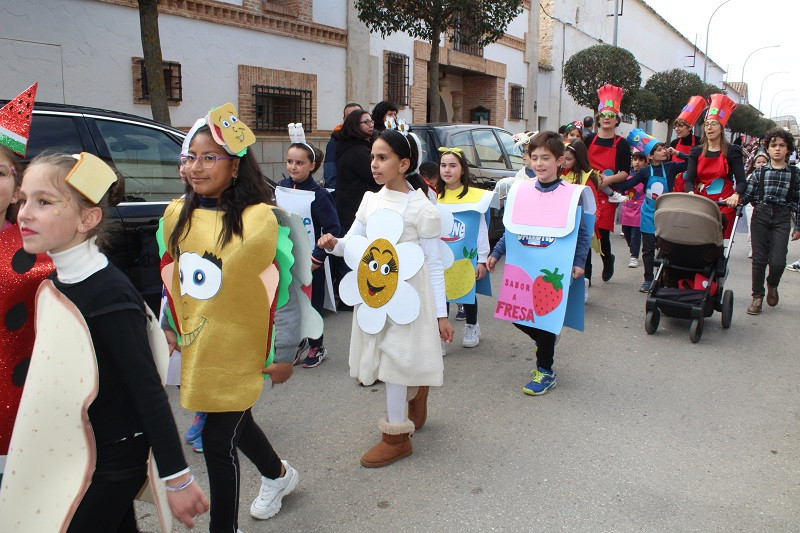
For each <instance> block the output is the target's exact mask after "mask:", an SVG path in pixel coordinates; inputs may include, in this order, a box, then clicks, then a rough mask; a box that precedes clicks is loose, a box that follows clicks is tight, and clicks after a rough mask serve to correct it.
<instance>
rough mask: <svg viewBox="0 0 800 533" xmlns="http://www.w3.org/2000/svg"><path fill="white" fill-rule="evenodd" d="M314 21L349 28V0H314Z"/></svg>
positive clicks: (344, 28)
mask: <svg viewBox="0 0 800 533" xmlns="http://www.w3.org/2000/svg"><path fill="white" fill-rule="evenodd" d="M313 17H314V22H316V23H317V24H324V25H326V26H333V27H334V28H341V29H343V30H346V29H347V0H314V15H313Z"/></svg>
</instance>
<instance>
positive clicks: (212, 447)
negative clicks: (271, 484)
mask: <svg viewBox="0 0 800 533" xmlns="http://www.w3.org/2000/svg"><path fill="white" fill-rule="evenodd" d="M237 448H238V449H240V450H242V452H243V453H244V454H245V456H246V457H247V458H248V459H250V461H252V462H253V464H254V465H255V466H256V468H257V469H258V471H259V472H260V473H261V475H262V476H264V477H268V478H270V479H276V478H279V477H280V476H281V461H280V459H279V458H278V455H277V454H276V453H275V450H273V449H272V445H271V444H270V443H269V440H267V437H266V436H265V435H264V432H263V431H261V428H260V427H258V425H257V424H256V422H255V420H253V414H252V413H251V412H250V409H248V410H246V411H235V412H228V413H208V418H206V425H205V426H204V427H203V455H204V456H205V459H206V468H207V469H208V481H209V484H210V486H211V490H210V493H211V525H210V527H209V530H210V531H211V532H212V533H214V532H217V531H221V532H225V533H235V532H236V529H237V528H238V526H239V473H240V469H239V455H238V453H237V452H236V449H237Z"/></svg>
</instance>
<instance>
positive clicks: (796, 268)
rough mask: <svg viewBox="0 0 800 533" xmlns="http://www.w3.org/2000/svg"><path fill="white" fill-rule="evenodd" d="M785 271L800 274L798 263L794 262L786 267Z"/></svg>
mask: <svg viewBox="0 0 800 533" xmlns="http://www.w3.org/2000/svg"><path fill="white" fill-rule="evenodd" d="M786 270H789V271H791V272H800V261H795V262H794V263H792V264H791V265H789V266H787V267H786Z"/></svg>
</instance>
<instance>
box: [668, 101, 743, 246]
mask: <svg viewBox="0 0 800 533" xmlns="http://www.w3.org/2000/svg"><path fill="white" fill-rule="evenodd" d="M734 109H736V103H735V102H734V101H733V100H731V99H730V98H728V97H727V96H726V95H724V94H712V95H711V103H710V104H709V107H708V113H706V118H705V121H704V122H703V137H702V139H701V141H700V144H699V145H698V146H695V147H693V148H692V149H691V150H690V151H689V161H688V163H689V164H688V168H687V169H686V172H684V175H683V179H684V180H685V182H686V185H685V190H686V192H694V193H696V194H700V195H702V196H705V197H706V198H710V199H711V200H714V201H720V200H721V201H725V202H728V204H729V205H728V206H720V211H722V214H723V215H725V217H726V219H727V220H726V222H727V224H726V226H725V231H724V233H723V234H724V236H725V238H726V239H728V238H730V236H731V232H732V231H733V221H734V218H735V210H734V207H735V206H736V204H737V203H738V201H739V196H738V195H737V191H739V193H740V194H741V193H743V192H744V189H745V188H746V187H747V182H746V181H745V175H744V156H743V154H742V148H741V146H737V145H735V144H729V143H728V141H727V139H726V138H725V126H726V124H728V120H729V119H730V118H731V113H733V110H734ZM734 183H735V186H734Z"/></svg>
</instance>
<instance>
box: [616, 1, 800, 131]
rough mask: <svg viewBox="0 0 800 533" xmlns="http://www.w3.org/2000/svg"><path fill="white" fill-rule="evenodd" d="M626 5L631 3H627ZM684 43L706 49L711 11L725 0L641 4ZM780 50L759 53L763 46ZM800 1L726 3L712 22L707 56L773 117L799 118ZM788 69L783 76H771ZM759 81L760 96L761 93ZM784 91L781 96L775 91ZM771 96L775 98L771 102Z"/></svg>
mask: <svg viewBox="0 0 800 533" xmlns="http://www.w3.org/2000/svg"><path fill="white" fill-rule="evenodd" d="M629 1H630V0H629ZM644 1H645V3H647V4H648V5H650V6H651V7H652V8H653V9H655V10H656V11H657V12H658V13H659V14H660V15H661V16H662V17H664V19H666V20H667V22H669V23H670V24H672V25H673V26H674V27H675V28H676V29H677V30H678V31H680V32H681V33H682V34H683V35H684V36H685V37H686V38H687V39H688V40H689V41H691V42H695V37H696V42H697V48H698V50H700V52H701V54H702V52H703V51H704V50H705V47H706V29H707V28H708V21H709V17H710V16H711V14H712V13H713V12H714V10H715V9H716V8H717V7H719V6H720V5H722V4H723V2H724V1H725V0H644ZM776 44H777V45H780V47H779V48H766V49H764V50H759V51H757V52H755V53H753V55H752V56H751V57H750V59H749V60H747V64H746V65H744V62H745V60H746V59H747V57H748V56H749V55H750V53H751V52H753V51H754V50H756V49H758V48H761V47H762V46H772V45H776ZM798 52H800V0H728V2H727V3H725V4H724V5H722V7H720V8H719V10H718V11H717V12H716V14H714V17H713V18H712V19H711V29H710V32H709V37H708V56H709V57H710V58H711V60H712V61H715V62H716V63H717V64H719V65H720V66H721V67H722V68H723V69H725V70H726V71H727V72H728V74H727V78H726V80H727V81H729V82H732V81H741V79H742V67H743V66H744V68H745V72H744V81H745V82H747V84H748V86H749V88H750V103H751V104H752V105H754V106H758V103H759V96H761V111H762V112H763V113H764V114H765V115H769V113H770V103H771V102H772V103H773V110H772V113H773V115H774V114H776V113H777V111H780V113H781V114H782V115H794V116H795V117H800V53H798ZM698 61H700V57H698ZM781 71H787V73H786V74H774V75H772V76H769V77H767V78H766V80H765V77H766V76H768V75H769V74H770V73H772V72H781ZM762 82H763V87H764V94H763V95H760V94H759V92H760V88H761V85H762ZM780 91H783V92H780ZM773 98H774V100H773Z"/></svg>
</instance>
